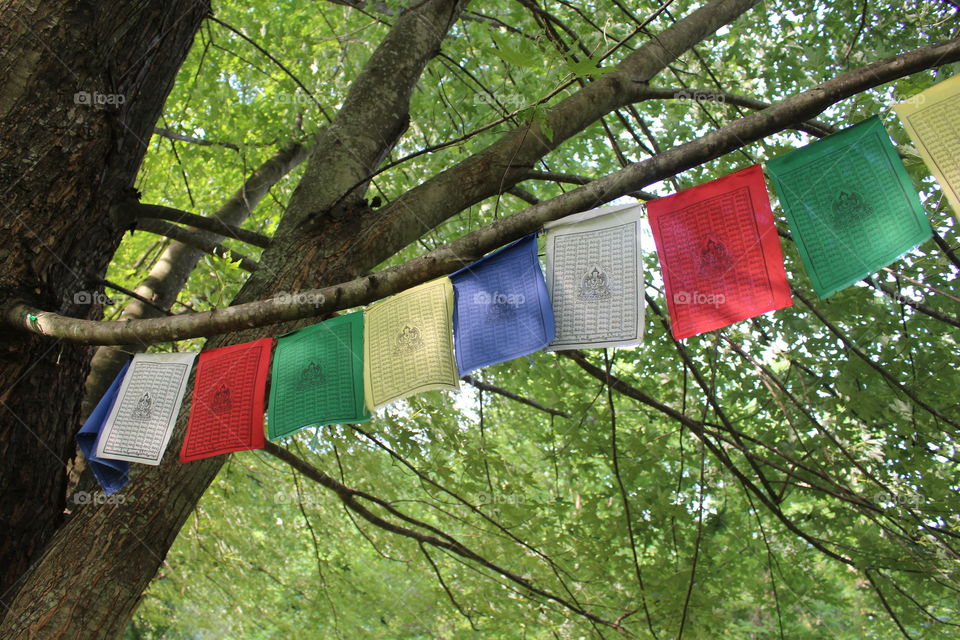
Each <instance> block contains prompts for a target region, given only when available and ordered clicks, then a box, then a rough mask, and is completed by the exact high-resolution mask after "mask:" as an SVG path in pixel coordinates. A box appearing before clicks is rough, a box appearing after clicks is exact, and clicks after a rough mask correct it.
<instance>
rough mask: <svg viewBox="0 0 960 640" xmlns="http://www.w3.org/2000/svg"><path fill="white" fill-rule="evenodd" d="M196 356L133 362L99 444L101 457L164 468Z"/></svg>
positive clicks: (144, 356)
mask: <svg viewBox="0 0 960 640" xmlns="http://www.w3.org/2000/svg"><path fill="white" fill-rule="evenodd" d="M196 356H197V354H196V352H193V353H138V354H136V355H135V356H133V361H132V362H131V363H130V368H129V369H127V373H126V375H125V376H124V377H123V382H122V383H121V384H120V391H119V392H118V394H117V399H116V401H115V402H114V403H113V407H111V409H110V414H109V415H108V416H107V421H106V424H105V425H104V427H103V431H102V433H101V434H100V438H99V439H98V440H97V457H99V458H108V459H110V460H126V461H128V462H142V463H144V464H152V465H158V464H160V460H161V459H162V458H163V452H164V451H166V449H167V443H168V442H170V434H171V433H172V432H173V426H174V424H176V421H177V415H178V414H179V413H180V404H181V403H182V402H183V395H184V393H185V392H186V390H187V381H188V380H189V378H190V369H191V367H192V366H193V359H194V358H195V357H196Z"/></svg>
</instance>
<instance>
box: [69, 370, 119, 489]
mask: <svg viewBox="0 0 960 640" xmlns="http://www.w3.org/2000/svg"><path fill="white" fill-rule="evenodd" d="M129 367H130V360H127V361H126V362H125V363H124V365H123V368H122V369H120V373H118V374H117V377H116V378H115V379H114V381H113V383H111V384H110V387H109V388H108V389H107V391H106V393H104V394H103V397H102V398H100V402H98V403H97V406H96V408H94V410H93V412H91V413H90V416H89V417H88V418H87V421H86V422H84V423H83V426H82V427H81V428H80V431H79V432H77V445H79V447H80V451H82V452H83V456H84V457H85V458H86V459H87V464H89V465H90V469H91V470H92V471H93V475H94V476H95V477H96V478H97V482H99V483H100V486H101V487H102V488H103V492H104V493H105V494H106V495H108V496H109V495H111V494H113V493H116V492H117V491H119V490H120V489H123V487H124V486H126V484H127V480H129V477H128V476H127V472H128V471H129V470H130V463H129V462H126V461H124V460H108V459H106V458H98V457H97V456H96V455H94V452H95V451H96V450H97V440H99V439H100V431H101V429H103V423H104V422H105V421H106V419H107V416H108V415H109V414H110V409H111V408H112V407H113V403H114V401H115V400H116V399H117V393H118V392H119V391H120V383H121V382H123V377H124V376H125V375H126V374H127V369H128V368H129Z"/></svg>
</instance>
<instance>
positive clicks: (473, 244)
mask: <svg viewBox="0 0 960 640" xmlns="http://www.w3.org/2000/svg"><path fill="white" fill-rule="evenodd" d="M956 60H960V39H954V40H950V41H948V42H945V43H941V44H936V45H931V46H929V47H923V48H921V49H916V50H914V51H911V52H909V53H905V54H902V55H899V56H894V57H891V58H887V59H885V60H882V61H879V62H875V63H872V64H869V65H867V66H865V67H862V68H860V69H857V70H855V71H851V72H849V73H845V74H842V75H840V76H838V77H836V78H834V79H832V80H828V81H827V82H824V83H822V84H820V85H817V86H816V87H813V88H812V89H809V90H807V91H804V92H802V93H800V94H797V95H795V96H792V97H790V98H787V99H786V100H784V101H783V102H780V103H778V104H776V105H774V106H772V107H770V108H769V109H764V110H763V111H760V112H757V113H753V114H750V115H748V116H746V117H744V118H741V119H739V120H735V121H734V122H731V123H730V124H728V125H727V126H725V127H723V128H721V129H718V130H716V131H713V132H711V133H709V134H707V135H705V136H703V137H702V138H699V139H697V140H694V141H691V142H688V143H685V144H682V145H679V146H677V147H674V148H672V149H669V150H667V151H664V152H663V153H660V154H657V155H656V156H654V157H652V158H648V159H646V160H643V161H641V162H638V163H636V164H632V165H630V166H628V167H625V168H623V169H621V170H620V171H617V172H614V173H612V174H610V175H607V176H605V177H603V178H599V179H597V180H595V181H593V182H591V183H590V184H588V185H585V186H583V187H580V188H579V189H574V190H573V191H570V192H568V193H565V194H563V195H560V196H558V197H556V198H553V199H551V200H547V201H544V202H541V203H540V204H537V205H535V206H532V207H530V208H528V209H525V210H523V211H521V212H519V213H517V214H514V215H512V216H509V217H507V218H501V219H499V220H497V221H496V222H494V223H493V224H491V225H489V226H487V227H484V228H481V229H478V230H476V231H474V232H471V233H469V234H466V235H464V236H462V237H461V238H458V239H457V240H455V241H453V242H451V243H449V244H447V245H445V246H444V247H441V248H439V249H436V250H434V251H431V252H428V253H426V254H424V255H421V256H419V257H417V258H414V259H412V260H410V261H408V262H406V263H404V264H402V265H398V266H395V267H391V268H389V269H385V270H383V271H381V272H378V273H377V274H374V275H368V276H364V277H361V278H356V279H354V280H351V281H349V282H345V283H343V284H340V285H335V286H329V287H324V288H321V289H313V290H309V291H303V292H302V293H303V294H304V295H303V296H302V297H300V299H299V300H292V301H291V300H289V299H287V301H286V302H283V301H280V300H277V299H269V300H261V301H257V302H249V303H245V304H238V305H235V306H232V307H228V308H225V309H218V310H215V311H209V312H202V313H196V314H192V315H191V316H189V317H187V316H183V317H176V318H167V319H147V320H139V321H133V322H129V323H123V322H92V321H85V320H79V319H75V318H67V317H64V316H60V315H58V314H54V313H48V312H44V311H42V310H39V309H35V308H33V307H30V306H29V305H25V304H23V303H20V302H16V301H12V302H8V304H7V305H6V308H5V309H4V310H3V318H4V320H5V321H6V323H7V324H8V325H11V326H13V327H16V328H19V329H21V330H25V331H31V332H34V333H40V334H43V335H47V336H51V337H55V338H62V339H65V340H70V341H74V342H81V343H85V344H127V343H130V342H136V341H139V340H142V341H144V342H161V341H170V340H182V339H185V338H190V337H198V336H210V335H215V334H218V333H226V332H229V331H235V330H239V329H247V328H250V327H256V326H266V325H269V324H273V323H276V322H282V321H289V320H299V319H302V318H310V317H320V316H323V315H326V314H329V313H332V312H334V311H338V310H342V309H347V308H350V307H355V306H359V305H363V304H367V303H369V302H373V301H375V300H378V299H380V298H382V297H384V296H387V295H390V294H394V293H398V292H400V291H403V290H404V289H407V288H410V287H412V286H414V285H416V284H419V283H421V282H424V281H426V280H428V279H430V278H435V277H438V276H441V275H444V274H447V273H450V272H452V271H454V270H455V269H457V268H459V267H461V266H464V265H466V264H469V263H471V262H473V261H474V260H477V259H478V258H480V257H481V256H482V255H483V254H484V253H486V252H488V251H492V250H493V249H496V248H497V247H499V246H502V245H503V244H506V243H507V242H511V241H513V240H516V239H518V238H520V237H522V236H524V235H526V234H528V233H532V232H533V231H536V230H537V229H539V228H540V227H541V226H542V225H543V223H545V222H548V221H550V220H556V219H559V218H562V217H564V216H566V215H569V214H571V213H575V212H577V211H582V210H585V209H589V208H592V207H595V206H597V205H598V204H602V203H604V202H609V201H610V200H613V199H615V198H617V197H619V196H620V195H622V194H624V193H630V192H632V191H635V190H637V189H641V188H643V187H645V186H647V185H649V184H652V183H654V182H657V181H658V180H663V179H665V178H667V177H669V176H672V175H674V174H676V173H678V172H680V171H683V170H686V169H688V168H691V167H694V166H697V165H699V164H701V163H703V162H706V161H708V160H712V159H714V158H716V157H719V156H721V155H723V154H724V153H728V152H729V151H731V150H734V149H737V148H739V147H741V146H744V145H747V144H749V143H751V142H754V141H756V140H759V139H761V138H763V137H764V136H767V135H771V134H773V133H777V132H779V131H781V130H782V129H783V128H785V127H788V126H789V125H790V124H791V123H794V122H798V121H803V120H807V119H810V118H812V117H814V116H816V115H817V114H819V113H821V112H822V111H823V110H824V109H826V108H827V107H829V106H830V105H831V104H833V103H835V102H838V101H840V100H843V99H844V98H847V97H849V96H851V95H854V94H856V93H858V92H860V91H864V90H866V89H869V88H871V87H875V86H878V85H881V84H884V83H886V82H890V81H891V80H895V79H897V78H900V77H903V76H906V75H910V74H912V73H916V72H918V71H922V70H924V69H927V68H930V67H933V66H937V65H942V64H947V63H949V62H954V61H956Z"/></svg>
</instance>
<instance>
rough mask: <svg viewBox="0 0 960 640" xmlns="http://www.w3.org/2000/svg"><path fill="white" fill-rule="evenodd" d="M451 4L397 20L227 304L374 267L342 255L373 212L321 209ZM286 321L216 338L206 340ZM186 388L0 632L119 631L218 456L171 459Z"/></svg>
mask: <svg viewBox="0 0 960 640" xmlns="http://www.w3.org/2000/svg"><path fill="white" fill-rule="evenodd" d="M461 8H462V5H461V3H460V2H451V1H450V0H427V1H426V2H421V3H416V5H415V6H414V8H413V9H411V10H409V11H408V12H405V13H404V14H402V15H401V16H400V17H399V18H397V20H396V22H395V24H394V27H393V29H392V30H391V32H390V34H389V35H388V36H387V37H386V39H385V40H384V41H383V43H381V45H380V46H379V47H378V48H377V50H376V51H375V52H374V53H373V55H372V57H371V59H370V61H369V62H368V63H367V66H366V68H365V70H364V72H363V73H362V74H361V76H360V77H359V78H358V80H357V81H356V82H355V83H354V85H353V87H352V88H351V91H350V95H349V96H348V98H347V100H346V101H345V103H344V106H343V107H342V109H341V111H340V112H339V113H338V115H337V117H336V119H335V120H334V122H333V123H332V124H331V125H330V127H328V128H327V129H325V130H324V131H323V132H322V133H321V134H320V135H319V136H318V142H317V151H316V152H315V154H314V155H313V157H312V158H311V160H310V163H309V165H308V167H307V176H306V177H305V179H304V180H303V181H302V182H301V183H300V185H299V186H298V188H297V190H296V192H295V193H294V196H293V198H292V200H291V202H290V205H289V207H288V209H287V214H286V215H285V216H284V219H283V221H282V223H281V225H280V228H279V229H278V231H277V234H276V235H275V237H274V239H273V241H272V243H271V246H270V248H269V249H267V250H266V251H265V252H264V255H263V256H262V259H261V268H259V269H258V270H257V271H256V272H254V273H253V274H252V275H251V277H250V279H249V280H248V281H247V282H246V284H245V285H244V286H243V288H242V289H241V291H240V293H239V295H238V296H237V299H236V300H235V302H246V301H252V300H257V299H259V298H263V297H268V296H270V295H272V294H273V293H275V292H277V291H280V290H288V291H297V290H299V289H300V288H302V287H310V286H316V285H317V284H318V283H320V282H327V283H330V282H338V281H342V280H345V279H349V278H352V277H354V276H356V275H357V274H359V273H362V272H364V271H367V270H369V269H371V268H373V267H374V266H376V262H374V261H372V256H370V255H369V254H365V253H352V254H349V255H343V254H342V250H343V247H345V246H347V245H348V244H349V241H350V240H351V239H353V238H354V237H355V235H356V234H357V233H359V232H361V231H362V230H363V227H361V221H362V223H363V224H364V225H366V228H367V229H369V228H370V227H372V226H373V225H375V224H376V221H375V219H373V217H372V216H361V215H360V214H359V213H357V210H356V208H355V207H356V203H357V202H358V199H359V196H356V195H355V196H354V198H352V199H349V200H347V201H346V202H348V203H352V205H348V206H346V207H341V208H339V209H338V210H337V211H331V208H332V207H333V205H334V204H335V203H337V202H338V201H340V200H341V196H343V195H344V194H345V193H348V192H350V190H351V189H352V188H353V187H354V186H355V185H356V184H357V183H358V181H361V180H363V178H364V177H366V176H367V175H369V173H370V172H372V171H373V169H374V168H375V167H376V166H377V165H378V164H379V163H380V161H381V159H382V158H383V156H384V155H385V154H386V153H387V152H388V151H389V150H390V148H392V146H393V145H394V144H395V143H396V141H397V139H398V138H399V136H400V135H401V134H402V133H403V130H404V128H405V127H406V123H407V112H408V107H409V98H410V94H411V93H412V91H413V88H414V86H415V84H416V81H417V79H418V78H419V77H420V74H421V72H422V70H423V67H424V66H425V65H426V63H427V62H428V61H429V60H430V59H431V58H432V57H433V56H434V55H435V54H436V53H437V52H438V51H439V46H440V42H441V41H442V39H443V37H444V35H445V34H446V32H447V30H448V29H449V27H450V26H451V25H452V23H453V21H454V20H455V19H456V17H457V16H458V15H459V12H460V10H461ZM401 248H402V247H401V246H396V247H395V248H394V250H399V249H401ZM289 328H290V327H282V328H281V327H276V326H274V327H261V328H258V329H253V330H250V331H245V332H238V333H233V334H230V335H224V336H218V337H216V338H213V339H211V340H209V341H208V343H207V346H208V347H218V346H224V345H227V344H235V343H239V342H245V341H248V340H254V339H257V338H261V337H264V336H269V335H275V334H276V333H278V332H280V331H283V330H289ZM79 380H80V381H82V378H80V379H79ZM191 390H192V385H191V387H190V388H189V389H188V391H187V400H185V402H184V406H183V409H182V410H181V413H180V416H181V419H180V420H179V421H178V423H177V426H176V429H175V430H174V434H173V436H172V438H171V440H170V445H169V449H168V451H167V455H165V456H164V461H163V463H162V464H161V465H159V466H157V467H150V466H146V465H134V466H135V467H136V468H135V469H132V474H131V475H132V478H131V482H130V484H129V485H128V486H127V488H126V489H124V491H123V495H124V501H123V503H122V504H104V505H90V504H88V505H83V506H82V507H81V508H80V509H79V510H78V511H77V512H76V513H75V515H74V516H73V517H72V518H71V519H70V520H69V521H68V522H67V523H66V524H64V525H63V526H62V527H61V528H60V529H59V531H57V534H56V536H55V537H54V539H53V540H52V541H51V542H50V543H49V544H48V545H47V549H46V552H45V553H44V555H43V557H42V558H41V559H40V561H39V562H38V563H37V564H36V566H35V567H33V568H32V570H31V572H30V573H29V574H28V576H27V578H26V580H25V581H24V585H23V586H22V587H21V589H20V591H19V593H18V595H17V598H16V600H14V601H13V603H12V605H11V607H10V611H9V612H8V614H7V616H6V617H5V618H4V620H3V623H2V624H0V637H3V638H30V637H37V636H41V637H64V638H88V637H101V638H110V637H117V636H119V635H120V634H121V633H122V632H123V629H124V628H125V627H126V625H127V624H128V622H129V621H130V618H131V617H132V616H133V612H134V611H135V609H136V605H137V603H138V602H139V601H140V598H141V594H142V593H143V590H144V589H145V588H146V587H147V585H148V584H149V582H150V580H151V579H152V578H153V576H154V575H155V573H156V571H157V570H158V569H159V567H160V565H161V564H162V562H163V558H164V556H165V555H166V553H167V550H168V549H169V548H170V545H171V544H172V543H173V541H174V539H175V538H176V535H177V533H178V532H179V530H180V527H181V526H182V525H183V523H184V521H185V520H186V518H187V516H188V515H189V514H190V512H191V511H192V510H193V508H194V507H195V506H196V503H197V501H198V500H199V499H200V496H201V495H202V494H203V492H204V491H205V490H206V488H207V486H208V485H209V484H210V482H211V481H212V480H213V478H214V477H215V476H216V474H217V471H218V470H219V469H220V467H221V465H222V464H223V462H224V461H225V460H226V457H225V456H219V457H216V458H210V459H206V460H201V461H197V462H191V463H189V464H181V463H180V462H179V457H178V455H177V452H178V451H179V449H180V447H181V446H182V444H183V436H184V432H185V427H186V419H185V418H186V416H188V415H189V410H190V396H191ZM81 612H82V615H81Z"/></svg>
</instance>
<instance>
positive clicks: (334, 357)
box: [267, 311, 370, 440]
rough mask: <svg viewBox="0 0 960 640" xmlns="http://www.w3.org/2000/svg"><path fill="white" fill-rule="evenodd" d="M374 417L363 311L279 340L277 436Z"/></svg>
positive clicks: (273, 398) (274, 408)
mask: <svg viewBox="0 0 960 640" xmlns="http://www.w3.org/2000/svg"><path fill="white" fill-rule="evenodd" d="M369 419H370V414H369V413H368V412H367V410H366V408H365V407H364V402H363V312H362V311H357V312H355V313H349V314H346V315H342V316H337V317H335V318H331V319H330V320H327V321H326V322H321V323H319V324H315V325H311V326H309V327H304V328H303V329H300V330H298V331H294V332H292V333H288V334H286V335H284V336H281V337H280V338H279V339H278V340H277V347H276V349H275V350H274V354H273V378H272V381H271V383H270V408H269V410H268V413H267V432H268V435H269V437H270V439H271V440H276V439H278V438H281V437H283V436H287V435H290V434H291V433H294V432H295V431H298V430H300V429H302V428H303V427H307V426H320V425H324V424H338V423H347V422H366V421H367V420H369Z"/></svg>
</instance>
